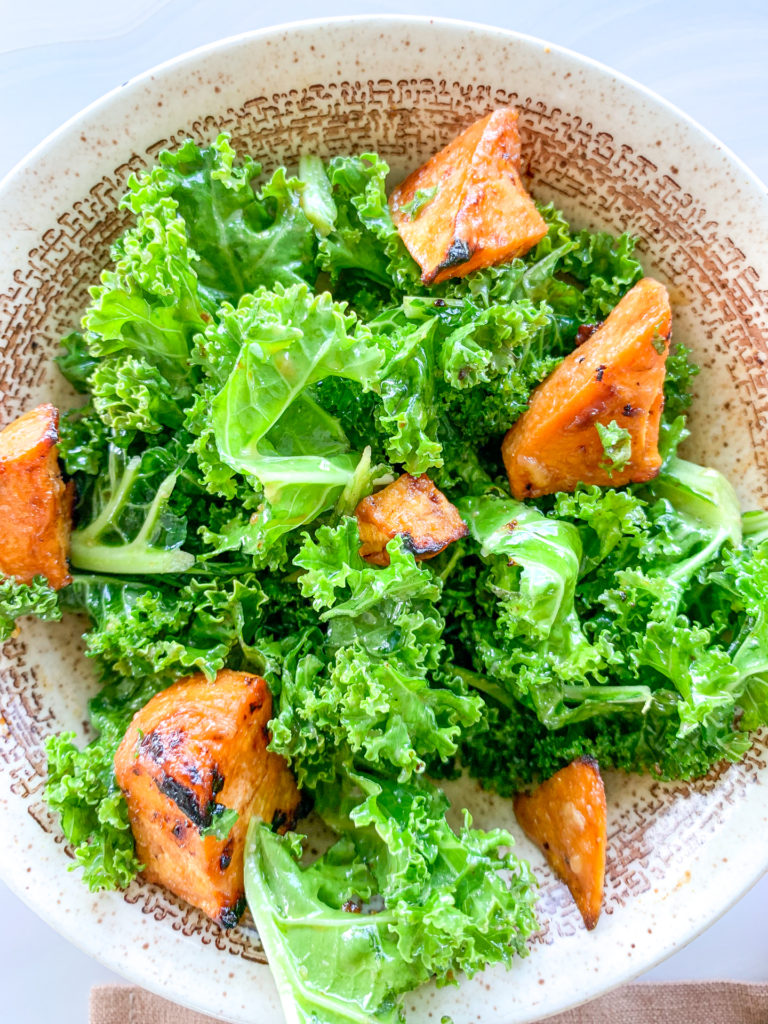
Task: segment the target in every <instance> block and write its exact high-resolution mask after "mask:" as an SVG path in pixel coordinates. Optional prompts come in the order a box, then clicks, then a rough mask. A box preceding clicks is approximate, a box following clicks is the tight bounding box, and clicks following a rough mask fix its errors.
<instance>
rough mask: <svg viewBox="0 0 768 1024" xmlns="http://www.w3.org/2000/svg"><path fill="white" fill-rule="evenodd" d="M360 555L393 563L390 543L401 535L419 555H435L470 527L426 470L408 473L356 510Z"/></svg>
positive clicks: (384, 562) (371, 559)
mask: <svg viewBox="0 0 768 1024" xmlns="http://www.w3.org/2000/svg"><path fill="white" fill-rule="evenodd" d="M355 515H356V516H357V525H358V529H359V530H360V540H361V541H362V544H361V546H360V555H361V556H362V557H363V558H365V559H366V561H368V562H370V563H371V564H372V565H389V554H388V552H387V544H388V543H389V542H390V541H391V540H392V538H393V537H396V536H397V535H398V534H400V536H401V537H402V538H403V540H404V541H405V544H406V546H407V547H408V548H409V550H411V551H412V552H413V553H414V555H415V556H416V558H418V559H422V558H434V557H435V555H439V554H440V552H441V551H443V550H444V549H445V548H447V547H448V545H449V544H450V543H451V542H452V541H454V540H459V538H460V537H464V536H465V535H466V532H467V527H466V525H465V524H464V522H463V520H462V518H461V516H460V515H459V513H458V510H457V509H456V507H455V506H454V505H452V504H451V503H450V501H448V499H447V498H446V497H445V495H444V494H443V493H442V492H441V491H439V490H438V489H437V487H435V485H434V484H433V483H432V481H431V480H430V479H429V477H428V476H427V474H426V473H422V475H421V476H419V477H412V476H411V475H410V474H409V473H404V474H403V475H402V476H401V477H399V478H398V479H397V480H395V481H394V483H391V484H389V485H388V486H387V487H385V488H384V490H382V491H378V492H377V493H376V494H370V495H368V497H367V498H363V500H362V501H361V502H360V504H359V505H358V506H357V508H356V509H355Z"/></svg>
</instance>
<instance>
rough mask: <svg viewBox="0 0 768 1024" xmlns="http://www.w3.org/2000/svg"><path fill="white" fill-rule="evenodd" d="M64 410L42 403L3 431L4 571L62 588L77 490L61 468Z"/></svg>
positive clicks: (0, 567)
mask: <svg viewBox="0 0 768 1024" xmlns="http://www.w3.org/2000/svg"><path fill="white" fill-rule="evenodd" d="M58 440H59V412H58V409H56V407H55V406H53V405H38V407H37V408H36V409H30V411H29V412H25V413H24V415H23V416H19V418H18V419H17V420H14V421H13V422H12V423H9V424H8V426H6V427H4V428H3V430H0V522H1V523H2V524H3V526H2V534H0V573H3V575H5V576H14V577H15V578H16V579H17V580H19V582H20V583H31V581H32V580H33V579H34V577H35V576H45V577H46V578H47V580H48V582H49V583H50V584H51V586H52V587H53V588H54V589H55V590H58V589H60V588H61V587H63V586H66V584H67V583H69V582H70V580H71V577H70V575H69V568H68V566H67V551H68V549H69V531H70V526H71V517H72V497H73V488H72V485H71V484H67V485H65V484H64V481H63V480H62V479H61V473H60V472H59V462H58V447H57V442H58Z"/></svg>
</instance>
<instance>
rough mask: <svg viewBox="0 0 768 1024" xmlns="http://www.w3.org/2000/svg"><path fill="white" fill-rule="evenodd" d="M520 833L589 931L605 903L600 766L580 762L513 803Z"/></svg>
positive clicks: (587, 759) (589, 760) (584, 759)
mask: <svg viewBox="0 0 768 1024" xmlns="http://www.w3.org/2000/svg"><path fill="white" fill-rule="evenodd" d="M514 808H515V815H516V816H517V820H518V821H519V823H520V827H521V828H522V830H523V831H524V832H525V834H526V835H527V836H528V838H529V839H531V840H532V841H533V842H534V843H536V845H537V846H538V847H539V849H540V850H541V851H542V852H543V854H544V856H545V857H546V858H547V860H548V861H549V863H550V865H551V866H552V868H553V870H554V871H556V872H557V874H558V876H559V877H560V878H561V879H562V880H563V881H564V882H565V884H566V885H567V886H568V888H569V889H570V890H571V895H572V896H573V899H574V901H575V903H576V906H577V907H578V908H579V910H580V912H581V916H582V917H583V918H584V924H585V925H586V926H587V928H588V929H589V930H590V931H591V930H592V928H594V927H595V925H596V924H597V919H598V917H599V916H600V908H601V906H602V902H603V881H604V878H605V846H606V833H607V826H606V806H605V789H604V788H603V780H602V778H601V776H600V769H599V768H598V765H597V761H595V760H594V758H591V757H580V758H578V759H577V760H576V761H572V762H571V764H569V765H568V766H567V767H566V768H562V769H561V770H560V771H559V772H556V773H555V774H554V775H553V776H552V777H551V778H549V779H547V780H546V782H542V783H541V785H540V786H538V787H537V788H536V789H535V790H534V791H533V793H531V794H530V796H526V795H524V794H520V795H518V796H516V797H515V800H514Z"/></svg>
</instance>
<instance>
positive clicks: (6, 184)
mask: <svg viewBox="0 0 768 1024" xmlns="http://www.w3.org/2000/svg"><path fill="white" fill-rule="evenodd" d="M356 24H359V25H363V24H364V25H366V26H375V25H379V24H380V25H381V26H382V27H390V28H391V27H393V26H397V25H402V26H403V27H404V28H406V29H407V28H408V27H409V26H427V25H431V26H435V27H436V28H437V29H439V28H441V27H446V28H464V29H471V30H476V31H480V32H488V33H492V34H493V35H495V36H497V37H499V38H502V39H504V38H506V39H509V40H510V41H514V42H516V43H519V44H523V45H527V46H532V47H538V48H544V49H545V50H547V51H551V52H553V53H556V54H559V55H560V56H562V57H565V58H567V59H569V60H572V61H574V62H577V63H579V64H580V65H581V66H582V67H585V68H588V69H591V71H592V72H594V73H596V74H598V75H601V76H606V77H607V78H609V79H611V80H614V81H617V82H619V83H621V84H623V85H624V86H626V87H627V88H628V89H630V90H632V91H634V92H636V93H638V94H639V95H640V96H642V97H644V98H645V99H646V100H648V101H650V103H651V104H652V105H654V106H657V107H659V108H661V109H663V110H665V111H666V112H667V113H668V114H669V115H671V116H672V117H673V118H674V119H675V120H677V121H679V122H681V123H684V124H685V125H687V126H688V127H689V128H691V129H692V130H693V131H694V132H695V133H696V134H698V135H699V136H700V137H701V139H702V140H705V141H706V142H708V143H709V144H710V145H711V146H712V147H713V149H715V150H717V151H718V152H719V153H720V154H722V156H723V157H725V159H726V160H727V161H728V162H729V163H730V164H731V165H732V166H733V167H734V168H735V169H737V170H738V171H739V172H740V174H741V175H742V176H743V179H744V181H745V183H747V184H749V185H751V187H752V188H754V189H756V190H758V191H759V192H760V193H762V194H763V195H768V188H766V185H765V184H764V183H763V182H762V181H761V180H760V179H759V178H758V177H757V176H756V175H755V174H754V172H753V171H752V170H751V169H750V168H749V167H748V166H747V165H746V164H745V163H744V162H743V161H742V160H741V159H740V158H739V157H738V156H737V155H736V154H734V153H733V152H732V151H731V150H730V149H729V148H728V147H726V146H725V145H724V144H723V143H722V142H720V140H719V139H717V137H716V136H715V135H714V134H712V133H711V132H710V131H709V130H708V129H706V128H704V127H703V126H702V125H700V124H699V123H698V122H697V121H696V120H694V119H693V118H691V117H690V116H689V115H688V114H686V113H685V112H684V111H682V110H680V108H678V107H677V106H675V105H674V104H672V103H670V102H669V101H667V100H666V99H664V98H663V97H661V96H659V95H658V94H657V93H655V92H654V91H653V90H651V89H648V88H647V87H645V86H644V85H642V84H640V83H638V82H636V81H635V80H633V79H632V78H630V77H629V76H626V75H624V74H622V73H621V72H618V71H616V70H615V69H613V68H611V67H610V66H609V65H606V64H604V63H602V62H600V61H597V60H594V59H593V58H590V57H586V56H584V55H582V54H580V53H578V52H577V51H574V50H571V49H569V48H567V47H563V46H559V45H557V44H552V43H547V42H546V41H544V40H542V39H540V38H538V37H535V36H532V35H529V34H525V33H519V32H515V31H512V30H509V29H502V28H498V27H496V26H493V25H487V24H483V23H478V22H471V21H464V20H461V19H450V18H439V17H427V16H418V15H395V14H391V15H390V14H381V15H353V16H337V17H332V18H311V19H303V20H300V21H296V22H288V23H283V24H278V25H274V26H270V27H267V28H262V29H257V30H251V31H246V32H242V33H236V34H234V35H231V36H228V37H226V38H224V39H220V40H217V41H215V42H213V43H208V44H204V45H202V46H199V47H196V48H194V49H192V50H189V51H187V52H185V53H183V54H180V55H179V56H177V57H174V58H171V59H170V60H167V61H164V62H162V63H160V64H157V65H155V66H153V67H152V68H150V69H148V70H147V71H144V72H142V73H141V74H138V75H136V76H133V77H131V78H130V79H128V80H127V81H126V82H125V83H123V84H121V85H119V86H117V87H116V88H114V89H112V90H110V91H109V92H107V93H106V94H104V95H103V96H101V97H100V98H99V99H97V100H95V101H94V102H92V103H90V104H89V105H87V106H86V107H84V108H83V109H82V110H81V111H80V112H78V113H77V114H75V115H73V116H72V117H71V118H69V119H68V120H67V121H65V122H64V123H63V124H62V125H61V126H60V127H59V128H57V129H55V130H54V131H53V132H51V133H50V134H49V135H47V136H46V137H45V138H44V139H43V140H41V142H39V143H38V144H37V145H36V146H35V147H34V148H33V149H32V150H31V151H30V152H29V153H28V154H27V155H26V156H25V157H23V158H22V159H21V160H20V161H19V162H18V163H17V164H16V165H15V166H14V167H13V168H12V169H11V170H10V171H9V172H8V173H7V174H6V175H5V176H4V177H3V178H2V180H0V196H2V195H3V194H4V193H5V191H6V189H8V188H12V187H13V185H14V181H15V179H16V178H17V176H19V175H21V174H23V173H24V172H25V171H26V170H27V169H28V168H29V167H30V166H32V165H34V163H35V162H36V160H37V159H39V158H40V157H41V156H43V155H44V154H45V153H46V151H47V150H48V149H49V148H51V147H52V146H54V145H56V144H57V143H58V142H59V140H60V139H63V138H64V137H66V136H67V135H69V134H70V133H71V132H72V131H73V130H74V129H76V128H77V127H78V126H79V125H80V124H82V123H84V122H87V121H88V120H89V119H90V118H91V117H92V116H93V115H94V114H98V113H99V112H100V111H102V110H104V111H106V110H108V108H109V106H110V105H111V103H112V102H113V100H114V99H115V98H116V97H119V96H121V95H122V94H123V93H124V92H125V90H130V89H133V88H135V87H137V86H141V85H142V84H143V83H145V82H147V81H149V80H151V79H152V78H154V77H157V76H162V75H165V74H167V73H169V72H172V71H173V70H174V69H176V68H178V67H181V66H190V65H193V64H194V62H195V61H196V60H198V59H200V58H203V57H208V56H211V55H213V54H215V53H217V52H223V51H226V50H227V49H228V48H230V47H231V46H233V45H240V44H244V43H250V42H254V43H258V42H260V41H263V40H267V39H269V38H270V37H277V36H279V35H281V34H283V33H286V32H290V31H295V30H297V29H313V28H316V29H321V28H323V27H325V26H328V25H339V26H350V27H352V26H354V25H356ZM766 870H768V850H766V852H765V855H764V857H763V860H762V861H761V862H758V861H757V860H756V861H755V863H754V864H753V871H752V873H751V874H750V873H742V875H741V878H740V883H739V885H738V886H736V887H733V888H732V889H731V891H730V892H729V894H728V896H727V899H725V900H724V901H721V902H719V903H718V905H717V909H716V910H714V911H711V910H710V909H709V908H708V909H707V911H706V912H704V913H701V914H699V916H698V919H697V920H696V921H695V923H691V924H690V925H689V926H688V928H687V929H686V930H685V931H684V932H683V933H682V934H681V935H678V936H673V937H671V938H669V939H667V940H666V941H662V942H660V943H659V946H658V949H657V953H656V955H654V957H653V958H646V960H644V961H643V962H642V963H640V964H635V963H629V964H627V965H626V968H625V970H624V971H623V972H620V974H617V975H615V976H614V977H613V978H612V979H611V981H610V983H609V984H599V985H596V986H593V987H592V988H589V987H588V986H587V988H588V991H582V992H578V993H574V995H573V997H572V998H570V999H568V1000H566V1001H563V1002H562V1003H561V1004H560V1005H557V1006H552V1007H548V1009H547V1015H551V1014H555V1013H559V1012H562V1011H563V1010H564V1009H566V1008H568V1007H571V1006H575V1005H578V1004H579V1003H583V1002H586V1001H588V1000H590V999H592V998H594V997H595V996H597V995H599V994H601V993H603V992H605V991H608V990H609V989H610V988H614V987H616V986H618V985H620V984H623V983H624V982H626V981H629V980H631V979H632V978H634V977H636V976H637V975H638V974H640V973H642V972H644V971H646V970H648V969H649V968H651V967H652V966H654V965H655V964H658V963H659V962H661V961H662V960H664V959H666V958H667V957H668V956H670V955H671V954H672V953H674V952H676V951H677V950H679V949H681V948H682V947H683V946H685V945H687V944H688V943H689V942H690V941H692V940H693V939H695V938H696V937H697V936H698V935H700V934H701V933H702V932H703V931H704V930H706V928H708V927H709V926H710V925H711V924H713V923H714V922H715V921H716V920H718V919H719V918H720V917H721V916H722V915H723V914H724V913H726V912H727V911H728V910H729V909H730V908H731V907H732V906H733V905H734V904H735V903H736V902H737V901H738V900H739V899H741V898H742V897H743V896H744V895H745V894H746V893H747V892H748V891H749V890H750V889H751V888H752V886H753V885H754V884H755V883H756V882H757V881H758V880H759V879H760V878H761V877H762V875H763V874H764V873H765V872H766ZM4 881H6V883H7V884H8V885H9V887H10V888H11V890H12V891H13V892H14V893H16V895H17V896H19V897H20V898H21V899H22V900H23V901H24V902H25V903H26V904H27V905H28V906H29V907H30V908H31V909H32V910H33V911H34V912H35V913H37V914H38V915H39V916H40V917H41V918H42V919H43V920H45V921H46V922H47V923H48V924H49V925H51V927H53V928H54V929H55V930H56V931H58V932H59V933H60V934H61V935H62V936H63V937H65V938H66V939H67V940H68V941H70V942H72V944H73V945H75V946H76V947H78V948H79V949H81V950H82V951H83V952H85V953H86V954H88V955H90V956H93V957H94V958H96V959H97V960H99V961H100V962H101V963H103V964H104V965H105V966H107V967H109V968H110V969H112V970H114V971H116V972H117V973H121V974H124V976H126V977H127V978H129V979H130V980H133V981H137V982H139V983H141V984H142V985H144V986H145V987H147V988H149V989H150V990H153V991H156V992H157V993H158V994H160V995H165V996H166V997H167V996H168V989H167V987H164V986H163V985H162V984H161V983H159V982H158V981H156V980H155V978H154V977H153V976H149V977H143V976H142V975H141V972H140V971H137V970H136V969H134V965H133V964H131V965H130V966H126V965H125V964H124V963H123V962H121V961H120V959H119V958H118V957H117V956H116V955H113V952H112V950H111V949H110V950H105V951H100V950H99V949H98V947H97V944H96V943H94V942H92V941H88V940H87V939H86V938H85V937H83V935H82V934H81V933H80V932H79V930H78V928H77V924H76V922H68V921H67V920H66V919H65V917H64V915H63V914H58V915H57V914H56V913H55V912H53V911H52V908H51V907H50V906H49V905H47V904H46V901H45V887H44V886H43V885H41V886H40V887H39V888H38V889H36V890H35V891H34V892H30V891H28V890H26V889H25V888H24V886H23V885H22V878H21V874H20V873H18V874H17V875H6V876H4ZM187 1002H188V1005H190V1006H197V1007H199V1008H200V1009H201V1010H203V1011H205V1012H208V1013H211V1012H212V1010H211V1007H210V1006H209V1005H208V1004H206V1003H201V1002H200V1001H199V1000H198V1001H195V1000H187ZM537 1019H538V1017H537Z"/></svg>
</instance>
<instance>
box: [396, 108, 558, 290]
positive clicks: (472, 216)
mask: <svg viewBox="0 0 768 1024" xmlns="http://www.w3.org/2000/svg"><path fill="white" fill-rule="evenodd" d="M517 116H518V114H517V110H515V109H514V108H513V107H503V108H502V109H501V110H495V111H494V112H493V113H492V114H488V115H487V116H486V117H483V118H481V119H480V120H479V121H475V123H474V124H471V125H470V126H469V128H467V130H466V131H465V132H463V133H462V134H461V135H459V136H458V138H456V139H454V140H453V142H451V143H449V144H448V145H447V146H446V147H445V149H442V150H441V151H440V152H439V153H437V154H436V155H435V156H433V157H432V158H431V159H430V160H428V161H427V163H425V164H424V165H423V166H422V167H420V168H419V169H418V170H416V171H414V172H413V174H411V175H409V177H407V178H406V179H405V181H404V182H402V184H400V185H398V187H397V188H396V189H395V190H394V191H393V193H392V195H391V196H390V200H389V205H390V209H391V211H392V218H393V220H394V222H395V225H396V227H397V230H398V231H399V232H400V237H401V238H402V239H403V242H404V243H405V245H406V247H407V249H408V251H409V252H410V254H411V256H413V258H414V259H415V260H416V262H417V263H418V264H419V266H420V267H421V269H422V276H421V279H422V281H423V282H424V283H425V284H431V283H433V282H434V283H435V284H437V283H439V282H440V281H445V280H447V278H449V277H464V275H465V274H468V273H469V272H470V270H477V269H478V268H479V267H489V266H491V265H492V264H494V263H503V262H505V261H506V260H511V259H514V258H515V257H516V256H523V255H525V253H527V252H528V250H529V249H532V248H533V246H534V245H536V243H537V242H538V241H540V240H541V239H542V238H543V237H544V235H545V234H546V233H547V225H546V223H545V222H544V219H543V218H542V216H541V215H540V213H539V212H538V210H537V209H536V206H535V204H534V202H533V200H532V199H531V197H530V196H529V195H528V193H527V192H526V190H525V187H524V186H523V183H522V181H521V179H520V135H519V132H518V130H517Z"/></svg>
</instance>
